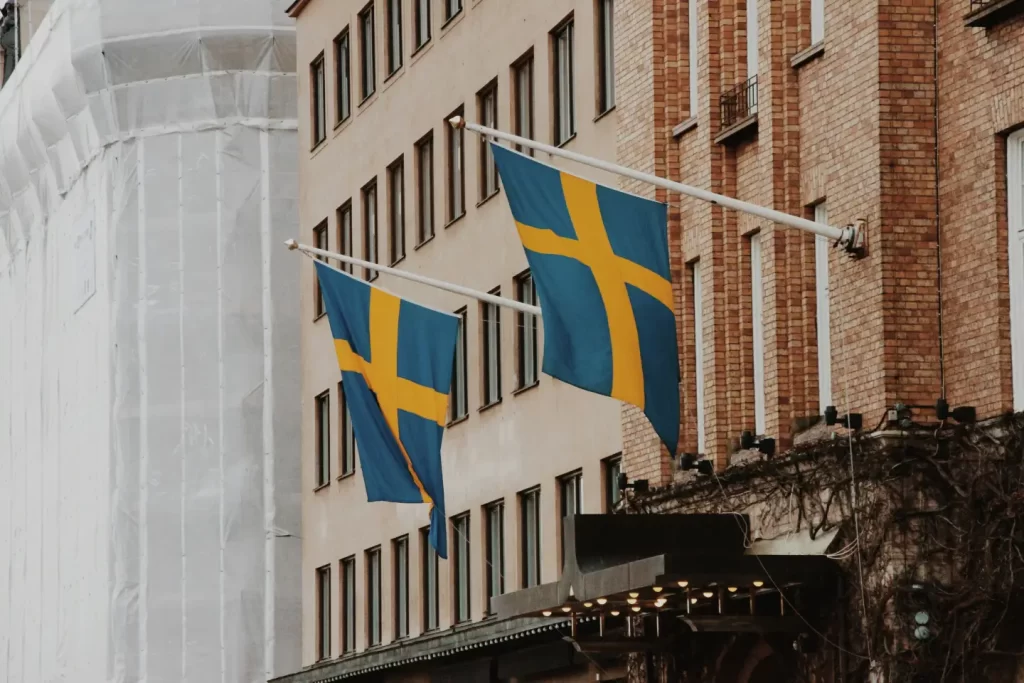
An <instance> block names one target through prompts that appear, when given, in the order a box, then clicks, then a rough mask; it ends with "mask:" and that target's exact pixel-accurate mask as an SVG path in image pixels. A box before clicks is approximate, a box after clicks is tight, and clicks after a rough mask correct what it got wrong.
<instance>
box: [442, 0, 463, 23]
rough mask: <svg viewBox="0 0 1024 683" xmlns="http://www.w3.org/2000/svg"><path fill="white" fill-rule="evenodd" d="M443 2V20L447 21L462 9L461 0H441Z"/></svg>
mask: <svg viewBox="0 0 1024 683" xmlns="http://www.w3.org/2000/svg"><path fill="white" fill-rule="evenodd" d="M441 2H443V3H444V20H445V21H448V20H449V19H451V18H452V17H455V16H456V15H458V13H459V12H461V11H462V0H441Z"/></svg>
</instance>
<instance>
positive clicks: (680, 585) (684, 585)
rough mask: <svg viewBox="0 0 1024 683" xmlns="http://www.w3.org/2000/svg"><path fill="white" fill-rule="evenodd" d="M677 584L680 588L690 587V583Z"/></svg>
mask: <svg viewBox="0 0 1024 683" xmlns="http://www.w3.org/2000/svg"><path fill="white" fill-rule="evenodd" d="M676 583H677V584H679V587H680V588H686V587H687V586H689V585H690V582H689V581H676Z"/></svg>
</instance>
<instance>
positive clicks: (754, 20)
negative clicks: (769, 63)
mask: <svg viewBox="0 0 1024 683" xmlns="http://www.w3.org/2000/svg"><path fill="white" fill-rule="evenodd" d="M743 14H744V21H745V24H744V30H745V31H746V34H747V80H748V81H749V80H750V79H751V78H753V77H754V76H757V75H758V73H759V71H760V61H759V60H760V55H759V54H758V50H759V49H760V47H759V42H758V40H759V36H758V16H757V0H746V9H745V10H744V12H743Z"/></svg>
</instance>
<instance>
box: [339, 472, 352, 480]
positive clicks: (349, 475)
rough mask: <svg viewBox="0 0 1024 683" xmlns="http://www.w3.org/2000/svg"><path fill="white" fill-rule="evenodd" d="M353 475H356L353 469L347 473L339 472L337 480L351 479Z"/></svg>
mask: <svg viewBox="0 0 1024 683" xmlns="http://www.w3.org/2000/svg"><path fill="white" fill-rule="evenodd" d="M354 476H356V473H355V470H353V471H351V472H349V473H348V474H339V475H338V481H345V480H346V479H351V478H352V477H354Z"/></svg>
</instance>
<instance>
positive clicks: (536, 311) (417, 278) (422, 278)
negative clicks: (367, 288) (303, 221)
mask: <svg viewBox="0 0 1024 683" xmlns="http://www.w3.org/2000/svg"><path fill="white" fill-rule="evenodd" d="M285 245H287V247H288V248H289V249H293V250H294V249H298V250H299V251H301V252H303V253H306V254H309V255H311V256H323V257H324V258H332V259H337V260H339V261H341V262H342V263H351V264H353V265H356V266H362V267H363V268H368V269H370V270H376V271H377V272H379V273H387V274H388V275H394V276H395V277H398V278H402V279H403V280H409V281H410V282H416V283H419V284H421V285H427V286H428V287H434V288H436V289H443V290H444V291H446V292H451V293H453V294H461V295H462V296H468V297H470V298H471V299H477V300H478V301H483V302H484V303H488V304H494V305H495V306H503V307H505V308H511V309H512V310H515V311H519V312H520V313H526V314H527V315H540V308H539V307H537V306H531V305H530V304H524V303H523V302H521V301H515V300H513V299H506V298H505V297H503V296H495V295H494V294H487V293H485V292H478V291H477V290H475V289H470V288H469V287H463V286H462V285H455V284H452V283H450V282H444V281H443V280H435V279H434V278H432V277H427V276H426V275H417V274H416V273H410V272H407V271H404V270H398V269H397V268H389V267H387V266H381V265H378V264H376V263H371V262H369V261H364V260H363V259H359V258H355V257H352V256H346V255H345V254H337V253H335V252H333V251H325V250H323V249H317V248H316V247H310V246H308V245H305V244H299V243H298V242H296V241H295V240H287V241H286V242H285Z"/></svg>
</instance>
